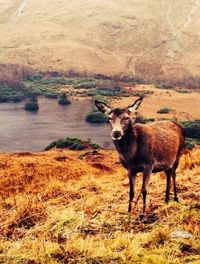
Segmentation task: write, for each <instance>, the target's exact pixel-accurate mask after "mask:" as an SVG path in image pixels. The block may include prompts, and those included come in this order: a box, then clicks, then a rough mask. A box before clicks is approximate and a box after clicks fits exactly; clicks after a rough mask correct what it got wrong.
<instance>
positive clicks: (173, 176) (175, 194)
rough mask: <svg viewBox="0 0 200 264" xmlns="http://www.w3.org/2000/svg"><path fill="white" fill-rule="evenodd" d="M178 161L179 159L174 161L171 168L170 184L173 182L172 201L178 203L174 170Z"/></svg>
mask: <svg viewBox="0 0 200 264" xmlns="http://www.w3.org/2000/svg"><path fill="white" fill-rule="evenodd" d="M179 159H180V158H178V159H176V161H175V162H174V164H173V166H172V182H173V188H174V201H175V202H178V197H177V189H176V169H177V167H178V164H179Z"/></svg>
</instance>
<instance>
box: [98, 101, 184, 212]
mask: <svg viewBox="0 0 200 264" xmlns="http://www.w3.org/2000/svg"><path fill="white" fill-rule="evenodd" d="M142 100H143V98H139V99H137V100H136V101H135V102H134V103H133V104H132V105H130V106H128V107H127V108H115V109H111V108H110V107H108V106H107V105H105V104H104V103H102V102H99V101H95V104H96V106H97V108H98V109H99V111H101V112H103V113H105V114H106V115H107V116H108V117H109V120H110V124H111V126H112V133H111V135H112V137H113V140H114V144H115V147H116V149H117V151H118V153H119V157H120V161H121V163H122V165H123V166H124V167H125V168H126V169H127V170H128V175H129V183H130V200H129V209H128V211H129V212H131V210H132V201H133V198H134V188H135V182H136V174H137V173H138V172H142V173H143V183H142V194H143V204H144V206H143V211H144V212H145V210H146V195H147V190H148V186H149V180H150V175H151V173H152V172H159V171H165V173H166V176H167V187H166V198H165V201H166V202H168V201H169V199H170V197H169V196H170V183H171V177H172V180H173V186H174V200H175V201H178V198H177V192H176V168H177V166H178V163H179V159H180V156H181V154H182V152H183V149H184V144H185V143H184V142H185V135H184V130H183V128H182V127H181V126H180V125H179V124H177V123H176V122H170V121H157V122H153V123H151V124H134V125H133V124H132V120H131V118H130V114H131V113H132V112H134V111H136V110H137V109H138V107H139V106H140V104H141V102H142ZM116 120H117V121H116Z"/></svg>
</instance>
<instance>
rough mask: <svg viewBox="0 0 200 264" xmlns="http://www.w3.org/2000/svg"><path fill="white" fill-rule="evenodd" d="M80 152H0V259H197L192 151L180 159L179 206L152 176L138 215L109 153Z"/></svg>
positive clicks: (199, 152) (199, 162) (199, 231)
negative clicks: (183, 234) (179, 234)
mask: <svg viewBox="0 0 200 264" xmlns="http://www.w3.org/2000/svg"><path fill="white" fill-rule="evenodd" d="M83 153H85V151H84V152H73V151H67V150H60V151H58V150H52V151H49V152H44V153H21V154H17V153H16V154H15V153H13V154H0V160H1V163H0V175H1V177H0V223H1V224H0V262H1V263H133V262H134V263H146V264H147V263H159V264H160V263H170V264H173V263H176V264H177V263H181V264H182V263H196V264H197V263H199V259H200V255H199V252H200V243H199V235H200V226H199V219H200V214H199V199H200V196H199V195H200V190H199V179H200V149H196V150H194V151H193V152H192V153H191V156H190V155H188V156H185V157H183V158H182V160H181V164H180V166H179V171H178V177H177V182H178V193H179V198H180V203H179V204H176V203H173V202H171V203H170V204H169V205H164V193H165V176H164V175H163V174H155V175H152V177H151V184H150V191H149V196H148V212H147V216H146V217H144V218H140V217H139V214H140V209H141V200H142V199H140V200H139V204H138V207H136V208H135V212H134V213H133V215H131V216H128V214H127V204H128V186H127V184H126V182H125V181H126V180H127V175H126V172H125V171H124V170H123V168H122V167H121V165H119V162H118V157H117V153H116V151H108V150H107V151H105V150H101V151H100V152H99V153H96V154H95V155H92V153H87V154H86V155H84V157H83V155H82V154H83ZM80 155H82V159H80ZM78 157H79V158H78ZM140 188H141V177H138V183H137V188H136V189H137V192H136V193H137V194H138V193H139V189H140ZM177 228H178V229H182V230H184V231H189V232H190V233H191V234H192V237H191V238H189V239H186V238H185V239H184V238H173V237H172V236H171V234H172V232H173V231H175V230H176V229H177Z"/></svg>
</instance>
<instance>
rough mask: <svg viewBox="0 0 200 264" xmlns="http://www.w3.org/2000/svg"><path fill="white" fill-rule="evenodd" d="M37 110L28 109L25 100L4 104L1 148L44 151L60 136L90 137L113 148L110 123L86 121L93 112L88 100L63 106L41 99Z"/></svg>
mask: <svg viewBox="0 0 200 264" xmlns="http://www.w3.org/2000/svg"><path fill="white" fill-rule="evenodd" d="M39 105H40V109H39V111H38V112H37V113H33V112H27V111H24V109H23V107H24V103H5V104H0V151H41V150H44V148H45V147H46V146H47V145H48V144H49V143H50V142H52V141H54V140H57V139H59V138H66V137H79V138H81V139H87V138H90V139H91V140H92V141H93V142H95V143H98V144H99V145H101V146H102V147H104V148H113V144H112V140H111V137H110V127H109V125H108V124H90V123H87V122H85V116H86V113H88V112H89V111H91V109H92V104H91V102H90V101H88V100H83V101H73V102H72V104H71V105H68V106H60V105H58V103H57V100H52V99H46V98H39Z"/></svg>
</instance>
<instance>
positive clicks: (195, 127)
mask: <svg viewBox="0 0 200 264" xmlns="http://www.w3.org/2000/svg"><path fill="white" fill-rule="evenodd" d="M181 125H182V126H183V127H184V129H185V134H186V137H188V138H196V139H200V120H194V121H182V122H181Z"/></svg>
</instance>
